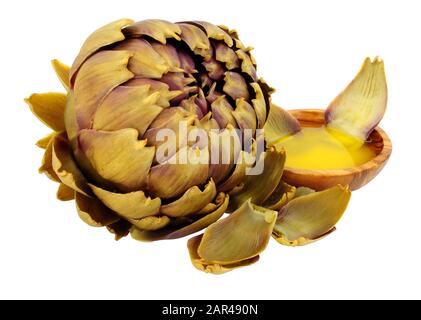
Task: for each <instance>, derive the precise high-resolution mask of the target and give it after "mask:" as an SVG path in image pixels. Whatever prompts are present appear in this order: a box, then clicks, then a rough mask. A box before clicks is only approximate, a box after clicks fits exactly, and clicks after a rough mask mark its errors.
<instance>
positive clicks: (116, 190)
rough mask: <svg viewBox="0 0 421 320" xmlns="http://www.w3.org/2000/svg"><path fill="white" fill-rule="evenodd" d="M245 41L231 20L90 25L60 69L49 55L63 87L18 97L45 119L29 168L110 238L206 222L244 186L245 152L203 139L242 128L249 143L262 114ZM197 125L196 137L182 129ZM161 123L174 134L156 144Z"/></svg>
mask: <svg viewBox="0 0 421 320" xmlns="http://www.w3.org/2000/svg"><path fill="white" fill-rule="evenodd" d="M250 50H251V48H248V47H245V46H244V45H243V44H242V42H241V41H240V40H239V37H238V34H237V32H236V31H230V30H229V29H228V28H226V27H222V26H215V25H213V24H210V23H208V22H202V21H187V22H179V23H170V22H167V21H163V20H144V21H140V22H137V23H134V22H133V21H131V20H128V19H123V20H119V21H116V22H113V23H111V24H108V25H106V26H104V27H102V28H100V29H98V30H97V31H95V32H94V33H93V34H91V35H90V36H89V37H88V39H87V40H86V42H85V43H84V44H83V46H82V48H81V50H80V53H79V55H78V56H77V57H76V59H75V61H74V63H73V65H72V66H71V67H70V68H69V67H67V66H66V65H64V64H62V63H61V62H59V61H57V60H54V61H53V67H54V69H55V70H56V73H57V75H58V77H59V79H60V80H61V82H62V84H63V85H64V87H65V88H66V90H67V94H61V93H44V94H34V95H32V96H31V97H29V98H28V99H27V100H26V101H27V103H28V104H29V106H30V108H31V110H32V111H33V112H34V113H35V115H36V116H37V117H38V118H40V120H41V121H42V122H44V123H45V124H46V125H48V126H49V127H50V128H51V129H53V130H54V132H53V133H52V134H50V135H48V136H47V137H45V138H43V139H41V140H40V141H39V142H38V143H37V144H38V145H39V146H40V147H42V148H45V155H44V158H43V163H42V166H41V168H40V172H43V173H45V174H47V176H48V177H50V178H51V179H52V180H54V181H56V182H58V183H60V186H59V189H58V193H57V196H58V198H59V199H61V200H71V199H75V200H76V205H77V211H78V213H79V216H80V217H81V219H82V220H83V221H85V222H86V223H88V224H89V225H92V226H106V227H107V228H108V229H109V230H110V231H111V232H113V233H114V234H115V236H116V238H117V239H119V238H121V237H123V236H125V235H127V234H128V233H129V232H130V231H132V235H133V237H135V238H136V239H139V240H146V241H148V240H158V239H172V238H179V237H182V236H186V235H188V234H191V233H194V232H196V231H199V230H201V229H203V228H205V227H207V226H209V225H210V224H212V223H213V222H215V221H217V220H218V219H219V218H220V217H221V216H222V215H223V214H224V212H225V211H226V209H227V208H228V204H229V194H230V193H232V192H238V191H239V190H241V188H242V187H243V186H244V178H245V175H246V170H247V169H248V168H249V167H250V162H247V161H245V160H244V159H246V158H247V156H252V154H253V153H255V150H254V149H255V148H246V147H245V146H243V145H240V147H239V148H236V147H233V146H232V145H238V144H231V145H229V146H228V147H224V146H223V144H214V143H212V142H214V141H220V142H221V141H222V142H223V141H226V140H230V141H231V140H241V139H242V138H244V136H245V135H246V132H245V131H246V130H248V131H249V132H250V134H249V135H250V136H251V139H252V142H253V144H254V145H255V144H256V141H257V140H258V137H257V132H258V130H259V129H262V128H263V126H264V125H265V122H266V119H267V116H268V113H269V106H270V94H271V92H272V89H271V88H270V87H269V86H268V85H267V84H266V83H265V82H264V81H263V80H262V79H260V78H258V77H257V75H256V63H255V61H254V59H253V57H252V56H251V54H250ZM181 124H183V128H184V130H185V132H186V133H187V134H182V133H181V132H180V127H181ZM198 129H200V130H201V132H203V131H204V132H205V133H206V137H205V138H204V139H202V140H201V141H199V140H200V139H193V141H191V140H190V139H187V138H186V137H189V136H190V135H191V134H192V133H194V132H195V130H198ZM163 130H171V132H174V137H173V138H174V139H175V140H174V141H175V142H176V143H173V144H172V145H171V146H168V141H167V140H165V139H163V137H162V132H163ZM238 132H240V133H238ZM193 135H194V134H193ZM167 138H168V137H167ZM168 139H169V138H168ZM174 141H173V142H174ZM209 141H212V142H211V143H209ZM237 142H238V141H237ZM240 142H241V141H240ZM164 146H165V147H167V148H166V149H165V148H164V149H165V152H160V150H162V148H163V147H164ZM215 155H217V156H221V158H224V159H225V161H211V159H214V158H215ZM183 157H187V159H195V161H187V162H182V161H180V159H182V158H183ZM239 160H243V161H239Z"/></svg>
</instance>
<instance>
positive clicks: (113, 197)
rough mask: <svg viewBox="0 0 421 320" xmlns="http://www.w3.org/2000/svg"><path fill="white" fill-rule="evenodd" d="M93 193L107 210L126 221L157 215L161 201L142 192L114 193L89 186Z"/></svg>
mask: <svg viewBox="0 0 421 320" xmlns="http://www.w3.org/2000/svg"><path fill="white" fill-rule="evenodd" d="M89 186H90V187H91V189H92V191H93V193H94V194H95V195H96V196H97V197H98V199H100V200H101V201H102V202H103V203H104V204H105V205H106V206H107V207H108V208H110V209H111V210H113V211H115V212H116V213H117V214H118V215H120V216H121V217H123V218H126V219H142V218H145V217H148V216H153V215H156V214H158V213H159V210H160V207H161V199H159V198H155V199H152V198H150V197H147V196H146V195H145V193H144V192H143V191H134V192H129V193H115V192H111V191H108V190H105V189H102V188H100V187H98V186H95V185H93V184H89Z"/></svg>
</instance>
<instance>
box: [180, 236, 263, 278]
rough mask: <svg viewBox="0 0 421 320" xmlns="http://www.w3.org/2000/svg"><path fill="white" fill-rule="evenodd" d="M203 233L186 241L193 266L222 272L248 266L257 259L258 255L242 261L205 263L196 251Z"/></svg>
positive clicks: (204, 270)
mask: <svg viewBox="0 0 421 320" xmlns="http://www.w3.org/2000/svg"><path fill="white" fill-rule="evenodd" d="M202 238H203V234H200V235H198V236H196V237H193V238H191V239H189V241H188V242H187V247H188V249H189V255H190V259H191V262H192V264H193V266H194V267H195V268H196V269H198V270H200V271H203V272H206V273H212V274H216V275H218V274H223V273H226V272H229V271H232V270H234V269H238V268H241V267H246V266H250V265H252V264H254V263H256V262H257V261H259V258H260V256H256V257H253V258H250V259H246V260H243V261H239V262H235V263H231V264H212V263H206V262H204V261H203V259H202V258H200V256H199V254H198V253H197V249H198V248H199V245H200V243H201V241H202Z"/></svg>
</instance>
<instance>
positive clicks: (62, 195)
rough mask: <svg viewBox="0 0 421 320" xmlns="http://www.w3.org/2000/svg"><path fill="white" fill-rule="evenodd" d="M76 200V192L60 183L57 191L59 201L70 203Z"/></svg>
mask: <svg viewBox="0 0 421 320" xmlns="http://www.w3.org/2000/svg"><path fill="white" fill-rule="evenodd" d="M74 198H75V190H73V189H72V188H69V187H68V186H66V185H65V184H63V183H60V185H59V187H58V189H57V199H59V200H61V201H70V200H73V199H74Z"/></svg>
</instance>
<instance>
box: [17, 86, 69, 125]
mask: <svg viewBox="0 0 421 320" xmlns="http://www.w3.org/2000/svg"><path fill="white" fill-rule="evenodd" d="M66 100H67V96H66V94H64V93H58V92H48V93H34V94H32V95H31V96H30V97H29V98H27V99H25V102H26V103H27V104H28V106H29V108H30V109H31V111H32V113H33V114H34V115H35V116H36V117H37V118H38V119H39V120H40V121H41V122H42V123H44V124H45V125H46V126H48V127H50V128H51V129H53V130H54V131H56V132H61V131H64V130H65V129H66V128H65V125H64V109H65V107H66Z"/></svg>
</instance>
